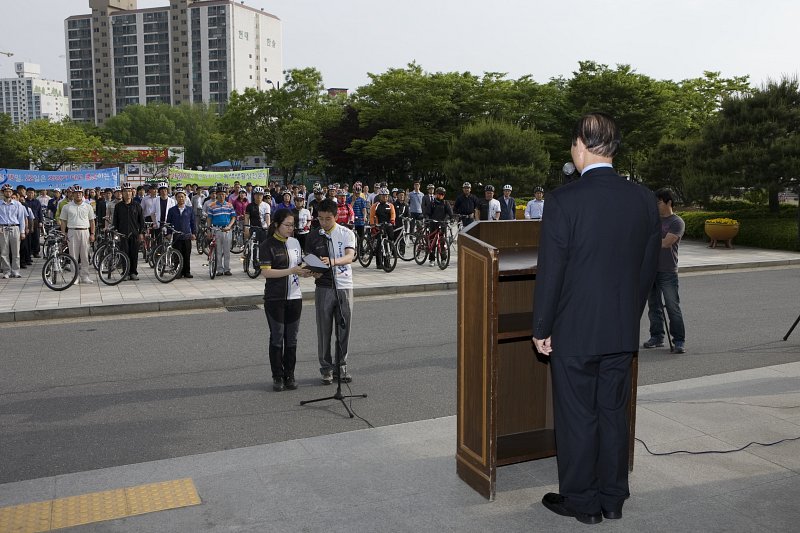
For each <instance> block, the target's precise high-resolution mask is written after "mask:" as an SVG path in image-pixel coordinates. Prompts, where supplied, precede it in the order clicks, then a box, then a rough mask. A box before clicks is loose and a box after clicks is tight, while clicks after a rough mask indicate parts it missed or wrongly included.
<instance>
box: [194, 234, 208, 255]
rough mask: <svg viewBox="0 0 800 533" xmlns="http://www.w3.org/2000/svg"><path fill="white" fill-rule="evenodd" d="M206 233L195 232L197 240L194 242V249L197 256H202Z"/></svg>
mask: <svg viewBox="0 0 800 533" xmlns="http://www.w3.org/2000/svg"><path fill="white" fill-rule="evenodd" d="M205 241H206V232H205V231H203V230H200V231H198V232H197V238H196V239H195V241H194V245H195V248H197V255H203V248H205Z"/></svg>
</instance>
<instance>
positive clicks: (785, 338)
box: [783, 315, 800, 341]
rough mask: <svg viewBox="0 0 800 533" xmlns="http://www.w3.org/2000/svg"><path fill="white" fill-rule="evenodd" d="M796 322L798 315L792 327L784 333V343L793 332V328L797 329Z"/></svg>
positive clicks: (799, 320) (799, 319)
mask: <svg viewBox="0 0 800 533" xmlns="http://www.w3.org/2000/svg"><path fill="white" fill-rule="evenodd" d="M798 322H800V315H797V320H795V321H794V324H792V327H790V328H789V331H787V332H786V335H784V336H783V340H784V341H786V340H787V339H788V338H789V335H791V334H792V332H793V331H794V328H796V327H797V323H798Z"/></svg>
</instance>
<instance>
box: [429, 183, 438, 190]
mask: <svg viewBox="0 0 800 533" xmlns="http://www.w3.org/2000/svg"><path fill="white" fill-rule="evenodd" d="M427 188H428V190H430V189H435V188H436V187H434V186H433V183H429V184H428V187H427Z"/></svg>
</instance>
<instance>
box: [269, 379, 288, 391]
mask: <svg viewBox="0 0 800 533" xmlns="http://www.w3.org/2000/svg"><path fill="white" fill-rule="evenodd" d="M285 388H286V387H284V385H283V378H273V379H272V390H274V391H275V392H281V391H282V390H283V389H285Z"/></svg>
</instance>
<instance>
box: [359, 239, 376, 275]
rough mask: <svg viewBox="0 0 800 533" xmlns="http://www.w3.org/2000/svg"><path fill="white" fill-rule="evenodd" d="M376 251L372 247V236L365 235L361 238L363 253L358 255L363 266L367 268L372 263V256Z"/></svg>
mask: <svg viewBox="0 0 800 533" xmlns="http://www.w3.org/2000/svg"><path fill="white" fill-rule="evenodd" d="M374 253H375V251H374V250H373V249H372V238H371V237H369V236H367V235H364V237H362V239H361V254H360V255H359V256H358V262H359V263H360V264H361V266H362V267H364V268H367V267H368V266H369V265H370V264H371V263H372V256H373V255H374Z"/></svg>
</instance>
